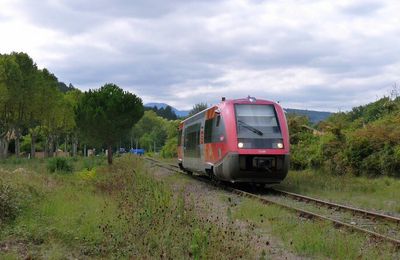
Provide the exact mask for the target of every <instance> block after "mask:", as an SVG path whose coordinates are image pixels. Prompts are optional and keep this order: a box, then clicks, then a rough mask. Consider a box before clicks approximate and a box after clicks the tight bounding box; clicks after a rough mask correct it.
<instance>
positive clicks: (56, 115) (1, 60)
mask: <svg viewBox="0 0 400 260" xmlns="http://www.w3.org/2000/svg"><path fill="white" fill-rule="evenodd" d="M60 84H61V83H60V82H59V81H58V79H57V77H56V76H55V75H54V74H52V73H51V72H49V71H48V70H47V69H46V68H44V69H38V67H37V65H36V64H35V62H34V61H33V60H32V58H31V57H29V55H28V54H26V53H17V52H13V53H11V54H2V55H0V157H1V158H4V157H6V156H7V155H8V150H9V144H10V142H11V141H12V140H13V141H14V145H15V148H14V150H15V155H16V156H17V157H19V156H20V154H21V143H20V141H21V137H22V136H23V135H25V136H27V137H29V139H30V154H31V156H32V157H35V152H36V144H37V141H40V142H41V148H42V149H43V150H44V152H45V153H46V155H47V156H52V155H53V153H54V152H55V151H56V150H57V149H58V146H59V144H60V141H61V140H63V141H65V142H66V143H71V145H72V153H73V154H76V152H77V142H78V141H77V137H78V135H77V129H76V124H75V120H74V107H75V106H76V105H77V100H78V99H79V96H80V95H82V93H81V92H80V91H78V90H76V89H72V90H70V91H68V92H66V93H62V92H61V91H60V89H59V85H60Z"/></svg>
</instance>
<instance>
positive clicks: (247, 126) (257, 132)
mask: <svg viewBox="0 0 400 260" xmlns="http://www.w3.org/2000/svg"><path fill="white" fill-rule="evenodd" d="M238 123H239V124H241V125H242V126H243V127H245V128H247V129H249V130H250V131H252V132H253V133H255V134H258V135H260V136H261V135H263V132H261V131H260V130H258V129H257V128H255V127H252V126H251V125H248V124H246V123H245V122H243V121H241V120H238Z"/></svg>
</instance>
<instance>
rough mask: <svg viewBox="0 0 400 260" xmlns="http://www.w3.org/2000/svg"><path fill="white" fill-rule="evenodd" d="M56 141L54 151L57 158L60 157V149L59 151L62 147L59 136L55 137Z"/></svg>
mask: <svg viewBox="0 0 400 260" xmlns="http://www.w3.org/2000/svg"><path fill="white" fill-rule="evenodd" d="M54 140H55V142H54V144H55V147H54V148H55V149H54V151H55V153H56V157H57V156H58V149H59V146H60V145H59V143H58V136H55V137H54Z"/></svg>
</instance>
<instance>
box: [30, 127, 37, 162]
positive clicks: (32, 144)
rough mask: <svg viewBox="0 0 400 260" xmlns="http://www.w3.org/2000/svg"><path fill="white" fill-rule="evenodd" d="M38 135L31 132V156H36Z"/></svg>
mask: <svg viewBox="0 0 400 260" xmlns="http://www.w3.org/2000/svg"><path fill="white" fill-rule="evenodd" d="M35 145H36V135H35V134H33V133H31V158H35V153H36V148H35Z"/></svg>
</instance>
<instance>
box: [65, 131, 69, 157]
mask: <svg viewBox="0 0 400 260" xmlns="http://www.w3.org/2000/svg"><path fill="white" fill-rule="evenodd" d="M68 139H69V135H66V136H65V140H64V152H65V153H66V152H67V143H68V141H69V140H68Z"/></svg>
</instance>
